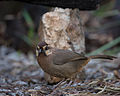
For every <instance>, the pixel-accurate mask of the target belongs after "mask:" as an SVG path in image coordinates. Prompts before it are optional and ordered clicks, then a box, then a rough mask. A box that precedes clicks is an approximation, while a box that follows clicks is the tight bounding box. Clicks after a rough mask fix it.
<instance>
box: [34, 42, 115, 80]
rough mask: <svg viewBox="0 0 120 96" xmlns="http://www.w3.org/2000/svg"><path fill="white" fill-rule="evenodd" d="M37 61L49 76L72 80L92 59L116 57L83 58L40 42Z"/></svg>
mask: <svg viewBox="0 0 120 96" xmlns="http://www.w3.org/2000/svg"><path fill="white" fill-rule="evenodd" d="M36 56H37V61H38V63H39V65H40V67H41V68H42V69H43V70H44V71H45V72H46V73H48V74H49V75H51V76H55V77H59V78H65V79H68V78H71V77H72V76H73V75H75V74H77V73H78V72H80V71H81V70H82V68H83V67H84V66H85V65H86V64H88V62H89V61H90V60H91V59H109V60H113V59H114V58H116V57H114V56H108V55H96V56H89V57H86V56H83V55H80V54H78V53H75V52H73V51H69V50H64V49H57V48H52V47H49V45H48V44H47V43H46V42H40V43H39V44H38V46H37V49H36Z"/></svg>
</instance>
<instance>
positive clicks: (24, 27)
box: [0, 0, 120, 54]
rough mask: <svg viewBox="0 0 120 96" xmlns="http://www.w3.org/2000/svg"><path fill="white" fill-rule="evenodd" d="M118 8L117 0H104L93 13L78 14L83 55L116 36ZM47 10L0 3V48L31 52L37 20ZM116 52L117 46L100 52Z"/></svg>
mask: <svg viewBox="0 0 120 96" xmlns="http://www.w3.org/2000/svg"><path fill="white" fill-rule="evenodd" d="M119 4H120V1H119V0H107V1H106V2H105V4H104V5H103V6H102V7H101V8H100V9H98V10H96V11H89V12H87V11H83V12H82V11H81V14H80V16H81V18H82V23H83V25H84V26H85V28H86V29H85V30H86V32H85V36H86V52H87V53H90V52H92V51H93V50H96V49H98V48H100V47H101V46H103V45H105V44H107V43H108V42H111V41H113V40H115V39H117V38H118V37H119V36H120V32H119V26H120V23H119V19H120V13H119V10H120V6H119ZM49 10H50V7H46V6H40V5H32V4H26V3H20V2H12V1H11V2H5V1H4V2H3V1H2V2H0V46H3V45H4V46H7V47H12V48H14V49H16V50H17V51H19V52H24V53H28V52H29V51H32V52H33V51H34V49H35V46H36V44H37V42H38V41H39V37H38V27H39V26H40V25H39V23H40V18H41V16H42V15H43V14H44V13H46V12H47V11H49ZM118 42H119V41H118ZM109 49H111V52H109ZM98 51H99V50H98ZM119 51H120V48H119V44H118V43H117V44H112V45H108V46H106V47H104V48H103V49H102V52H105V53H106V54H116V53H118V52H119Z"/></svg>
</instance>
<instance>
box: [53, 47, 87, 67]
mask: <svg viewBox="0 0 120 96" xmlns="http://www.w3.org/2000/svg"><path fill="white" fill-rule="evenodd" d="M53 54H54V55H53V63H54V64H56V65H62V64H66V63H68V62H72V61H76V60H80V59H81V60H87V59H88V58H87V57H85V56H83V55H80V54H77V53H75V52H73V51H69V50H63V49H57V50H55V51H54V52H53Z"/></svg>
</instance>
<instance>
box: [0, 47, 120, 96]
mask: <svg viewBox="0 0 120 96" xmlns="http://www.w3.org/2000/svg"><path fill="white" fill-rule="evenodd" d="M117 56H118V59H116V60H114V61H108V60H107V61H105V60H96V61H94V60H92V61H91V62H90V63H89V64H88V65H87V66H86V67H85V70H86V74H87V76H86V79H85V80H84V81H81V82H80V83H78V86H76V83H75V84H73V85H72V86H70V87H64V86H62V87H59V88H57V89H56V90H52V88H53V86H54V85H48V84H47V82H46V81H45V80H44V78H43V76H44V73H43V71H42V70H41V69H40V67H39V66H38V64H37V61H36V58H35V55H34V54H33V53H28V55H25V54H24V53H22V52H18V51H16V50H14V49H12V48H7V47H5V46H1V47H0V96H46V95H49V96H110V95H111V96H120V74H119V72H120V63H119V56H120V55H119V54H118V55H117Z"/></svg>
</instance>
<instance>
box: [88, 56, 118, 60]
mask: <svg viewBox="0 0 120 96" xmlns="http://www.w3.org/2000/svg"><path fill="white" fill-rule="evenodd" d="M89 58H90V59H109V60H113V59H115V58H117V57H115V56H110V55H93V56H89Z"/></svg>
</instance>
